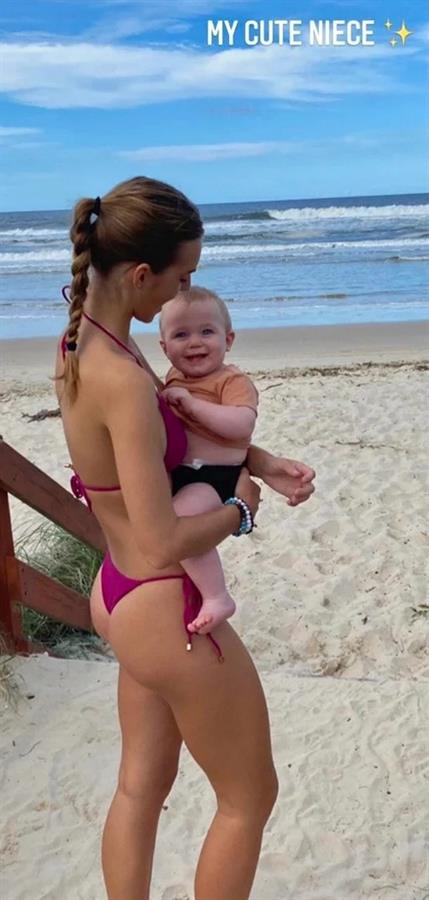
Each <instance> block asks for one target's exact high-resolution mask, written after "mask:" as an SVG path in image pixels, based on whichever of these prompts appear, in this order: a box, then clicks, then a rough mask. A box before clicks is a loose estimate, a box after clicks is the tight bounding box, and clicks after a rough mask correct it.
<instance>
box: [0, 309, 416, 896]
mask: <svg viewBox="0 0 429 900" xmlns="http://www.w3.org/2000/svg"><path fill="white" fill-rule="evenodd" d="M137 339H138V343H139V344H140V346H141V347H142V348H143V350H144V352H145V353H146V355H147V358H148V360H149V362H150V363H151V364H152V365H153V366H154V367H155V368H156V370H157V371H158V372H159V373H160V374H161V375H162V374H164V373H165V371H166V369H167V361H166V360H165V357H163V355H162V353H161V351H160V348H159V345H158V340H157V337H156V336H155V335H153V334H149V335H147V336H142V335H141V334H138V335H137ZM428 346H429V322H425V321H416V322H403V323H388V322H383V323H379V324H367V325H365V324H355V325H329V326H319V327H304V326H300V327H293V328H269V329H250V330H247V331H240V332H239V333H238V335H237V339H236V344H235V345H234V348H233V350H232V352H231V354H230V356H229V358H228V362H231V363H236V364H237V365H239V366H241V367H243V368H244V369H245V370H246V371H247V372H249V373H250V374H252V377H253V378H254V380H255V384H256V386H257V388H258V391H259V395H260V413H259V416H258V423H257V428H256V432H255V436H254V437H255V442H256V443H260V444H261V445H262V446H264V447H266V448H267V449H269V450H271V451H273V452H281V453H283V454H284V455H285V456H288V457H292V458H295V459H299V460H302V461H305V462H307V463H309V464H310V465H312V466H313V467H314V468H315V469H316V471H317V482H316V485H317V491H316V494H315V496H314V497H313V498H311V499H310V501H309V502H307V503H305V504H303V505H302V506H300V507H299V508H297V509H291V508H290V507H288V506H287V505H286V503H285V501H284V500H283V499H282V498H280V497H279V496H276V495H275V494H274V493H272V492H271V491H270V490H269V489H268V488H265V487H264V489H263V499H264V503H263V504H262V506H261V509H260V512H259V515H258V528H257V530H256V531H255V532H254V533H253V534H252V535H251V536H249V537H248V538H247V539H245V540H244V539H243V540H242V541H236V540H235V538H230V539H228V540H227V541H225V542H224V544H223V545H222V547H221V554H222V559H223V562H224V567H225V572H226V576H227V582H228V585H229V587H230V590H231V593H232V594H233V596H234V597H235V599H236V601H237V606H238V611H237V613H236V615H235V616H234V619H233V620H232V624H233V625H234V627H236V629H237V631H238V632H239V634H240V636H241V637H242V639H243V640H244V642H245V643H246V645H247V647H248V648H249V650H250V652H251V654H252V656H253V658H254V661H255V663H256V665H257V668H258V671H259V672H260V675H261V679H262V682H263V685H264V688H265V691H266V695H267V702H268V707H269V712H270V718H271V723H272V730H273V744H274V756H275V760H276V764H277V769H278V774H279V779H280V796H279V799H278V801H277V804H276V807H275V809H274V812H273V815H272V817H271V819H270V822H269V824H268V826H267V829H266V832H265V837H264V844H263V851H262V856H261V863H260V866H259V869H258V873H257V877H256V880H255V885H254V889H253V892H252V900H334V898H335V900H425V897H428V896H429V854H428V852H427V847H428V840H429V812H428V804H427V795H428V787H429V785H428V781H429V726H428V722H429V715H428V713H429V708H428V707H429V703H428V681H429V652H428V646H429V641H428V639H429V617H428V616H427V615H425V614H424V610H423V609H422V608H421V607H422V605H423V604H425V603H427V568H426V565H427V564H426V560H427V531H428V529H427V510H426V501H427V477H426V472H427V458H428V446H427V443H428V442H427V437H426V435H425V427H424V425H425V423H427V413H428V408H427V382H428V379H427V368H428V363H427V359H428V356H429V354H428ZM54 351H55V341H54V339H53V338H43V337H40V338H38V337H35V338H32V339H26V340H19V339H17V340H8V341H3V342H0V356H1V368H0V381H1V388H0V390H1V399H2V412H1V426H0V434H1V435H2V436H3V439H4V440H6V441H7V442H8V443H10V444H11V445H12V446H14V447H15V448H16V449H17V450H18V451H19V452H20V453H22V454H24V455H25V456H27V457H28V458H29V459H30V460H31V461H32V462H33V463H35V464H36V465H38V466H40V467H41V468H42V469H44V471H46V472H48V474H50V475H51V476H52V477H53V478H55V479H56V480H57V481H59V482H60V483H61V484H63V485H64V486H67V483H68V479H69V471H68V469H66V468H64V467H65V465H66V464H67V463H68V461H69V460H68V455H67V449H66V446H65V442H64V437H63V434H62V428H61V422H60V420H59V419H58V418H44V419H42V420H40V421H34V422H31V421H29V420H28V419H26V418H23V414H34V413H36V412H39V411H40V410H42V409H45V410H50V409H51V410H52V409H55V407H56V401H55V397H54V393H53V386H52V381H50V380H49V378H50V376H52V370H53V357H54ZM12 512H13V526H14V532H15V534H16V536H17V537H19V536H20V535H22V534H24V533H25V532H26V530H28V529H29V528H31V527H32V526H33V524H35V522H36V521H37V520H38V517H37V515H36V514H35V513H33V512H31V511H30V510H28V509H26V508H25V507H23V506H22V505H21V504H20V503H18V502H12ZM11 666H12V669H13V671H14V672H15V675H16V678H17V686H18V691H19V694H20V699H19V700H18V706H17V708H16V709H15V708H13V706H12V705H11V704H9V706H6V705H5V704H4V703H3V708H0V712H1V737H0V754H1V759H2V769H3V775H2V804H1V807H2V809H1V813H0V833H1V837H0V855H1V857H2V868H3V876H2V877H3V883H2V887H3V891H4V895H5V897H7V898H8V900H29V898H31V900H42V898H43V900H63V898H67V900H68V898H70V900H71V898H79V900H102V898H103V897H104V896H105V895H104V890H103V886H102V879H101V871H100V863H99V844H100V834H101V829H102V826H103V822H104V818H105V814H106V811H107V807H108V804H109V802H110V799H111V796H112V793H113V790H114V785H115V777H116V771H117V765H118V760H119V753H120V742H119V729H118V723H117V713H116V696H115V692H116V679H117V666H116V663H115V662H113V661H111V660H108V659H104V660H102V661H99V660H98V661H97V660H95V659H94V660H92V659H91V660H79V659H67V660H61V659H53V658H49V657H48V656H46V655H42V656H34V657H32V658H29V659H24V658H17V659H16V660H15V661H14V662H13V663H11ZM213 810H214V798H213V793H212V791H211V789H210V787H209V785H208V784H207V782H206V780H205V778H204V776H203V775H202V773H201V772H200V771H199V770H198V768H197V766H196V764H195V763H194V762H193V760H192V759H191V758H190V756H189V754H188V753H187V751H186V750H184V751H183V754H182V757H181V766H180V774H179V777H178V779H177V782H176V784H175V786H174V789H173V791H172V794H171V796H170V797H169V798H168V800H167V801H166V804H165V809H164V810H163V813H162V817H161V822H160V831H159V841H158V846H157V852H156V857H155V867H154V881H153V898H154V900H192V898H193V893H192V873H193V871H194V869H195V864H196V859H197V856H198V851H199V848H200V846H201V843H202V840H203V836H204V834H205V831H206V829H207V827H208V824H209V822H210V819H211V816H212V814H213ZM225 900H232V898H225Z"/></svg>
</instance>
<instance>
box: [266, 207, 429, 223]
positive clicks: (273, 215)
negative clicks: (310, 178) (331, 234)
mask: <svg viewBox="0 0 429 900" xmlns="http://www.w3.org/2000/svg"><path fill="white" fill-rule="evenodd" d="M265 212H266V213H267V215H268V217H269V218H270V219H277V220H278V221H282V222H284V221H287V220H288V219H291V220H294V221H296V220H303V221H308V220H309V219H388V218H389V219H390V218H395V219H398V218H413V219H415V218H423V217H425V216H429V204H425V203H422V204H419V205H416V206H412V205H403V206H401V205H397V206H396V205H392V206H325V207H319V206H317V207H312V206H307V207H305V208H303V209H301V208H298V207H297V208H291V209H267V210H266V211H265Z"/></svg>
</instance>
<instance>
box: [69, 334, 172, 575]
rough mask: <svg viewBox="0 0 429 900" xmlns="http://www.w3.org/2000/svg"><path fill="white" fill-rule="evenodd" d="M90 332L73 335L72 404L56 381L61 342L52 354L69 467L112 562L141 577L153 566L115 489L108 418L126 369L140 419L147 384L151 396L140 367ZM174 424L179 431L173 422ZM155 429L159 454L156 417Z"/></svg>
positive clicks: (163, 435)
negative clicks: (75, 386) (137, 390)
mask: <svg viewBox="0 0 429 900" xmlns="http://www.w3.org/2000/svg"><path fill="white" fill-rule="evenodd" d="M92 332H95V328H94V326H93V325H92V324H91V323H90V322H82V325H81V329H80V334H79V390H78V393H77V396H76V398H75V400H74V401H73V403H70V402H69V401H68V399H67V397H66V394H65V391H64V383H63V380H62V378H61V376H62V374H63V369H64V356H63V346H62V344H63V342H62V343H61V344H60V346H59V348H58V352H57V360H56V373H55V374H56V377H57V380H56V392H57V397H58V401H59V404H60V408H61V415H62V420H63V427H64V432H65V436H66V441H67V446H68V449H69V453H70V460H71V465H72V468H73V470H74V472H75V473H76V474H77V476H78V483H79V482H80V483H81V485H82V488H83V491H82V493H83V496H86V497H87V500H88V501H89V503H90V504H91V508H92V510H93V512H94V514H95V515H96V517H97V519H98V521H99V523H100V525H101V528H102V530H103V532H104V534H105V536H106V541H107V545H108V548H109V551H110V553H111V555H112V557H113V559H115V561H116V562H117V564H118V566H119V567H120V568H122V569H123V570H124V571H126V572H129V573H135V572H138V573H139V574H140V575H141V576H142V577H149V576H150V575H151V574H152V573H153V572H154V567H153V565H150V563H149V562H148V561H147V560H146V559H145V558H144V555H143V554H142V552H141V549H139V546H138V544H137V542H136V540H135V535H134V533H133V526H132V524H131V522H130V518H129V515H128V512H127V508H126V505H125V502H124V498H123V495H122V492H121V490H120V488H119V482H120V477H119V474H118V469H117V465H116V460H115V453H114V449H113V445H112V440H111V436H110V433H109V427H108V419H109V409H110V406H111V393H112V386H113V384H114V383H115V381H121V380H122V379H125V380H128V378H129V375H130V372H131V371H132V375H133V378H134V381H135V380H136V379H141V388H142V390H141V394H142V404H141V415H142V417H143V418H144V415H145V411H144V403H143V396H144V393H145V388H146V390H147V388H148V386H149V389H150V390H153V392H154V394H155V386H154V385H153V384H152V383H151V381H150V377H149V375H148V374H147V373H146V372H145V371H144V369H143V368H142V367H139V365H138V360H137V357H135V356H132V355H129V356H127V355H126V352H125V351H123V350H122V349H121V348H119V347H117V346H115V344H113V343H112V345H111V346H110V343H109V339H108V338H104V336H103V335H99V334H97V333H92ZM131 367H132V368H131ZM129 402H130V397H129V393H128V392H127V391H124V394H123V398H122V405H123V408H126V406H127V404H128V403H129ZM130 413H131V411H130ZM178 426H179V427H181V426H180V425H179V423H178ZM159 431H160V440H161V442H162V446H163V450H164V453H165V451H166V449H167V435H166V433H165V427H164V423H163V419H162V417H161V415H159ZM91 487H92V488H96V490H93V489H91ZM170 568H171V567H170ZM175 568H176V570H177V567H175Z"/></svg>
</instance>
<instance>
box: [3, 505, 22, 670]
mask: <svg viewBox="0 0 429 900" xmlns="http://www.w3.org/2000/svg"><path fill="white" fill-rule="evenodd" d="M13 559H14V548H13V534H12V523H11V519H10V510H9V497H8V495H7V492H6V491H3V490H1V489H0V634H1V635H2V637H3V638H4V640H5V642H6V647H7V649H8V650H11V651H12V652H14V651H15V649H16V642H17V640H20V639H22V631H21V614H20V612H19V610H18V607H17V606H15V603H14V599H16V598H17V596H18V597H19V594H20V586H19V581H18V582H16V581H15V584H14V585H13V584H12V583H11V578H10V575H11V569H10V562H11V561H13ZM13 594H15V597H13Z"/></svg>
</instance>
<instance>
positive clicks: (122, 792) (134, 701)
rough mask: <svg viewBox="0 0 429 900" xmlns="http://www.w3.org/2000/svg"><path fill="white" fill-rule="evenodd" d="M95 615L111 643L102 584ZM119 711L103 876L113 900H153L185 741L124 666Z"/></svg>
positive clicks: (162, 706)
mask: <svg viewBox="0 0 429 900" xmlns="http://www.w3.org/2000/svg"><path fill="white" fill-rule="evenodd" d="M127 599H128V598H124V601H123V602H127ZM91 613H92V619H93V623H94V627H95V628H96V630H97V631H98V633H99V634H101V636H102V637H104V638H105V639H106V640H109V631H110V622H111V616H110V615H109V614H108V613H107V611H106V609H105V606H104V603H103V600H102V597H101V593H100V585H99V579H98V580H97V581H96V583H95V585H94V589H93V594H92V597H91ZM118 708H119V721H120V725H121V732H122V756H121V764H120V769H119V779H118V786H117V789H116V792H115V795H114V797H113V800H112V803H111V806H110V809H109V813H108V816H107V820H106V824H105V827H104V832H103V843H102V865H103V874H104V880H105V884H106V890H107V896H108V898H109V900H148V898H149V889H150V879H151V872H152V860H153V852H154V847H155V838H156V831H157V825H158V819H159V815H160V812H161V809H162V805H163V803H164V800H165V798H166V797H167V796H168V794H169V792H170V790H171V787H172V785H173V783H174V780H175V777H176V773H177V765H178V759H179V754H180V747H181V744H182V739H181V736H180V732H179V730H178V728H177V725H176V722H175V719H174V716H173V714H172V712H171V709H170V707H169V706H168V704H167V703H166V701H165V700H163V699H162V698H161V697H160V696H159V695H157V694H155V693H154V692H153V691H151V690H149V689H148V688H146V687H144V685H142V684H139V683H138V682H137V681H135V679H134V678H133V677H132V676H131V675H129V673H128V672H127V671H126V670H125V669H124V668H122V667H121V668H120V672H119V683H118Z"/></svg>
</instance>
